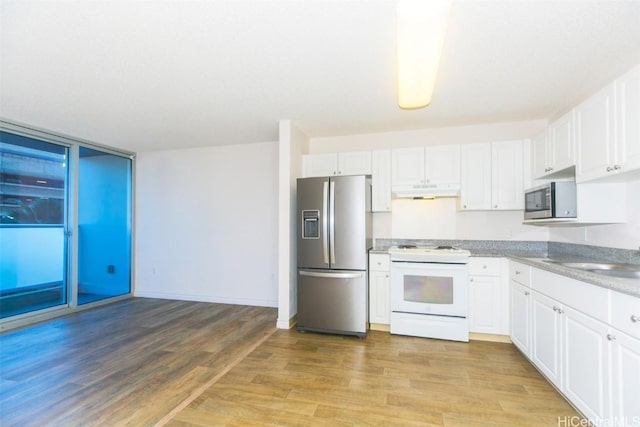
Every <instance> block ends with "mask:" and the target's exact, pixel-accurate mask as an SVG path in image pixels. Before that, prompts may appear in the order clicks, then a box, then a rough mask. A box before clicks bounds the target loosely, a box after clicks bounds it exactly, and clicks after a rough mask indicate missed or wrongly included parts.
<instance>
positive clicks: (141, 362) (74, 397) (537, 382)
mask: <svg viewBox="0 0 640 427" xmlns="http://www.w3.org/2000/svg"><path fill="white" fill-rule="evenodd" d="M275 320H276V312H275V310H274V309H269V308H257V307H243V306H232V305H219V304H207V303H195V302H179V301H162V300H152V299H141V298H135V299H132V300H127V301H122V302H118V303H114V304H111V305H108V306H105V307H100V308H96V309H94V310H90V311H87V312H82V313H77V314H74V315H72V316H67V317H64V318H60V319H56V320H52V321H49V322H46V323H42V324H38V325H34V326H31V327H27V328H24V329H21V330H17V331H12V332H8V333H4V334H3V335H1V336H0V346H1V347H0V352H1V357H0V364H1V365H0V370H1V380H0V387H1V391H0V413H1V414H0V425H2V426H9V425H16V426H17V425H20V426H27V425H61V426H62V425H64V426H73V425H78V426H80V425H82V426H84V425H109V426H111V425H132V426H142V425H149V426H151V425H154V424H156V423H158V422H159V421H162V423H164V422H165V421H166V425H168V426H172V427H178V426H188V425H189V426H194V425H195V426H216V425H232V426H244V425H303V426H306V425H332V426H333V425H420V426H430V425H433V426H485V425H486V426H557V425H558V417H560V418H561V419H563V420H564V419H566V418H565V417H573V416H577V414H576V412H575V411H574V410H573V409H572V408H571V406H569V404H567V403H566V401H565V400H564V399H563V398H562V397H561V396H560V395H559V394H558V393H557V392H556V391H555V390H554V389H553V388H552V387H551V386H550V385H549V384H548V383H547V381H546V380H545V379H544V378H542V376H541V375H540V374H539V373H538V372H537V371H536V370H535V369H534V368H533V367H532V366H531V365H530V364H529V363H528V362H527V361H526V360H525V359H524V357H523V356H522V355H521V354H520V353H519V352H518V351H517V350H516V349H515V347H514V346H513V345H511V344H502V343H489V342H480V341H473V342H471V343H469V344H465V343H455V342H448V341H439V340H429V339H421V338H411V337H402V336H394V335H389V333H387V332H379V331H371V332H370V333H369V334H368V336H367V338H366V339H358V338H354V337H342V336H333V335H321V334H312V333H307V334H300V333H298V332H296V331H293V330H289V331H288V330H277V331H275V332H274V325H275ZM270 334H272V335H270ZM265 338H266V341H264V342H263V343H261V344H259V342H260V341H261V340H263V339H265ZM257 344H259V345H257ZM256 345H257V348H256V349H255V350H253V351H251V349H252V348H253V347H255V346H256ZM247 353H248V355H247V356H246V357H244V356H245V355H246V354H247ZM229 368H231V369H230V370H229V372H226V373H225V371H226V370H228V369H229ZM221 374H224V375H222V376H220V375H221ZM217 377H219V379H217V380H216V381H215V382H214V383H213V384H211V382H212V379H213V380H215V379H216V378H217ZM207 384H211V385H210V386H207ZM189 402H190V403H189ZM187 403H188V404H187ZM181 404H182V405H181ZM185 404H186V405H185ZM182 406H185V407H184V408H182ZM565 425H567V424H565Z"/></svg>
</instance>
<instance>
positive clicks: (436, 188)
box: [391, 183, 460, 199]
mask: <svg viewBox="0 0 640 427" xmlns="http://www.w3.org/2000/svg"><path fill="white" fill-rule="evenodd" d="M391 193H392V195H393V197H395V198H414V199H435V198H436V197H458V196H459V195H460V184H459V183H453V184H422V185H401V186H393V187H392V188H391Z"/></svg>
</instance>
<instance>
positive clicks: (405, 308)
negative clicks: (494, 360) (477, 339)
mask: <svg viewBox="0 0 640 427" xmlns="http://www.w3.org/2000/svg"><path fill="white" fill-rule="evenodd" d="M389 255H390V259H391V318H390V331H391V333H392V334H398V335H410V336H418V337H425V338H438V339H446V340H453V341H465V342H467V341H469V323H468V319H467V316H468V312H469V280H468V270H467V262H468V260H469V256H470V255H471V254H470V253H469V251H467V250H465V249H459V248H454V247H451V246H433V247H431V246H414V245H406V246H392V247H391V248H389Z"/></svg>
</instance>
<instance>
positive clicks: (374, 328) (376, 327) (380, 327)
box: [369, 323, 389, 332]
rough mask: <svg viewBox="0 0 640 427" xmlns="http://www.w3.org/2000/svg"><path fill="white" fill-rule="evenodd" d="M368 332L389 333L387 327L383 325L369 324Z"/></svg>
mask: <svg viewBox="0 0 640 427" xmlns="http://www.w3.org/2000/svg"><path fill="white" fill-rule="evenodd" d="M369 330H372V331H382V332H389V325H385V324H382V323H369Z"/></svg>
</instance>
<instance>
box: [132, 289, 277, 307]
mask: <svg viewBox="0 0 640 427" xmlns="http://www.w3.org/2000/svg"><path fill="white" fill-rule="evenodd" d="M134 296H136V297H140V298H157V299H170V300H178V301H197V302H212V303H216V304H233V305H250V306H254V307H273V308H277V307H278V302H277V301H268V300H259V299H251V298H227V297H220V296H215V295H189V294H174V293H167V292H147V291H136V292H135V293H134Z"/></svg>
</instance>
